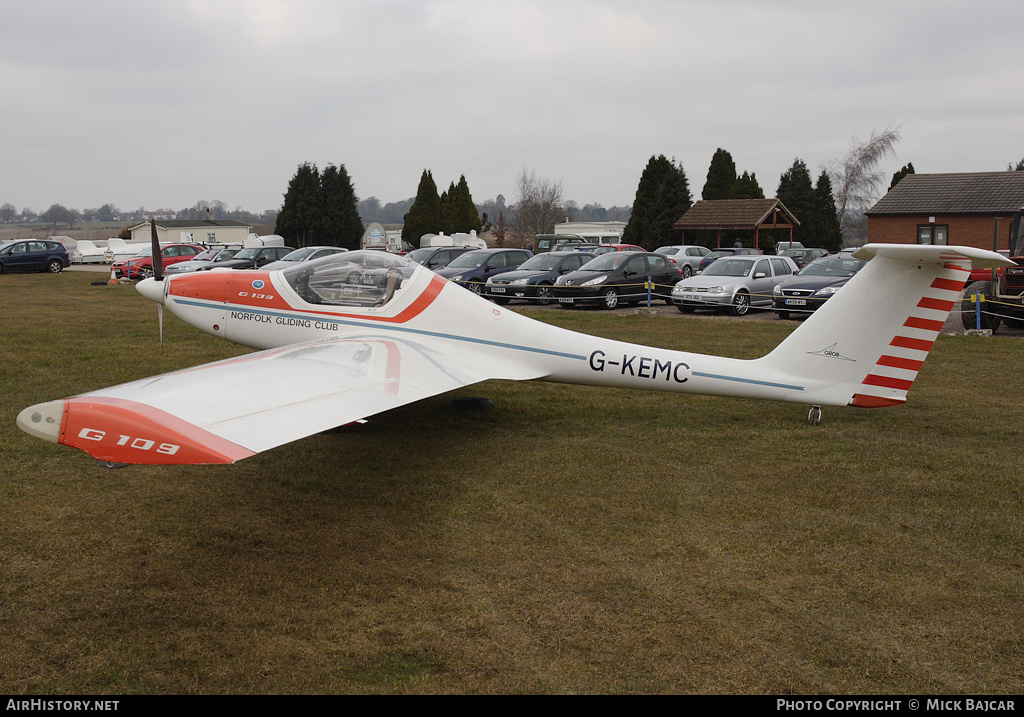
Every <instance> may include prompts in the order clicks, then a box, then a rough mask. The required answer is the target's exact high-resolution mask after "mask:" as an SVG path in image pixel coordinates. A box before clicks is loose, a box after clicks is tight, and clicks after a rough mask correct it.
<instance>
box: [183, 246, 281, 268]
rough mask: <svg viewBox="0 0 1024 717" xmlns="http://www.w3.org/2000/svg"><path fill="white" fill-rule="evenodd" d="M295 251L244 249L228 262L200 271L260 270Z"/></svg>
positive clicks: (266, 248)
mask: <svg viewBox="0 0 1024 717" xmlns="http://www.w3.org/2000/svg"><path fill="white" fill-rule="evenodd" d="M293 251H295V249H294V247H290V246H262V247H251V248H248V249H242V250H241V251H240V252H238V253H237V254H235V255H234V256H233V257H231V258H230V259H228V260H227V261H219V262H217V263H216V264H210V265H208V266H204V267H202V268H201V269H199V271H210V270H211V269H214V268H217V269H259V268H261V267H263V266H265V265H266V264H269V263H270V262H272V261H278V260H280V259H282V258H284V257H285V255H287V254H290V253H291V252H293Z"/></svg>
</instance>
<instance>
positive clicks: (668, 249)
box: [654, 246, 679, 255]
mask: <svg viewBox="0 0 1024 717" xmlns="http://www.w3.org/2000/svg"><path fill="white" fill-rule="evenodd" d="M678 252H679V247H675V246H659V247H658V248H657V249H655V250H654V253H655V254H669V255H672V254H676V253H678Z"/></svg>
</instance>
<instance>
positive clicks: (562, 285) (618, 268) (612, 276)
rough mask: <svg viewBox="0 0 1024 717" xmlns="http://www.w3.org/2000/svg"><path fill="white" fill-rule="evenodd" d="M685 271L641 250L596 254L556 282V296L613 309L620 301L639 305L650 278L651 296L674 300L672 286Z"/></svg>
mask: <svg viewBox="0 0 1024 717" xmlns="http://www.w3.org/2000/svg"><path fill="white" fill-rule="evenodd" d="M682 277H683V273H682V271H681V270H680V269H679V267H677V266H676V265H675V264H674V263H673V262H672V260H671V259H669V258H668V257H665V256H663V255H661V254H652V253H650V252H646V251H641V252H633V251H617V252H609V253H606V254H602V255H600V256H597V257H595V258H594V259H592V260H590V261H588V262H587V263H586V264H584V265H583V266H581V267H580V268H579V270H578V271H572V272H569V273H568V274H563V275H562V276H560V277H558V279H557V280H556V281H555V287H554V292H555V297H556V298H557V299H558V302H559V303H560V304H562V305H563V306H565V307H573V306H585V305H587V304H596V305H598V306H601V307H602V308H605V309H614V308H615V307H616V306H618V305H619V303H620V302H623V303H627V304H636V303H639V302H640V301H644V300H645V299H646V298H647V281H648V279H650V280H651V281H653V282H654V288H653V289H652V298H658V299H663V300H664V301H665V303H671V301H672V286H673V285H674V284H675V283H676V282H677V281H679V280H680V279H682Z"/></svg>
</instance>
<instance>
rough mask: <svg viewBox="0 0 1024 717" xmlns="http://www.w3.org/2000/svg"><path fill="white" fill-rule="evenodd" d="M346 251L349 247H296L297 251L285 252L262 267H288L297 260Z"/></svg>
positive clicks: (272, 268) (309, 259)
mask: <svg viewBox="0 0 1024 717" xmlns="http://www.w3.org/2000/svg"><path fill="white" fill-rule="evenodd" d="M345 251H348V249H343V248H342V247H340V246H304V247H302V248H301V249H296V250H295V251H292V252H289V253H287V254H285V255H284V256H282V257H281V258H280V259H278V260H277V261H272V262H270V263H269V264H264V265H263V266H262V267H261V268H262V269H263V270H264V271H275V270H277V269H287V268H288V267H289V266H295V264H296V262H303V261H313V260H314V259H322V258H323V257H325V256H330V255H331V254H341V253H342V252H345Z"/></svg>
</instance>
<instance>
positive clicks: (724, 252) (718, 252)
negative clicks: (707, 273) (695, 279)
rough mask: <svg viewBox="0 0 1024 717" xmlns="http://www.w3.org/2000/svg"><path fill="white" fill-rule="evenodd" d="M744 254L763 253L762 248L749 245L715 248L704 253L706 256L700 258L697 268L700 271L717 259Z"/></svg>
mask: <svg viewBox="0 0 1024 717" xmlns="http://www.w3.org/2000/svg"><path fill="white" fill-rule="evenodd" d="M743 254H749V255H755V254H756V255H757V256H760V255H761V250H760V249H751V248H750V247H747V246H742V247H735V248H732V249H713V250H712V251H710V252H708V253H707V254H705V255H704V258H703V259H701V260H700V265H699V266H698V268H697V271H698V273H699V272H701V271H704V270H705V269H707V268H708V267H709V266H711V264H712V263H713V262H714V261H715V260H716V259H721V258H722V257H723V256H738V255H743Z"/></svg>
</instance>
